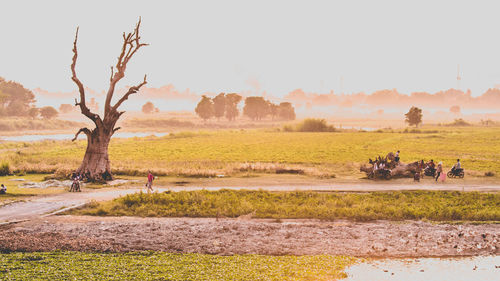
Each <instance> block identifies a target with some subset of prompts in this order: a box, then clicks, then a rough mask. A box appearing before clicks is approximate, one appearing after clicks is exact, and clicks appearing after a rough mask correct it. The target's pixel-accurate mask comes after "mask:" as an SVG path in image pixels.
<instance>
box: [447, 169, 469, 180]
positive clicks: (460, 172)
mask: <svg viewBox="0 0 500 281" xmlns="http://www.w3.org/2000/svg"><path fill="white" fill-rule="evenodd" d="M446 175H448V177H449V178H461V179H463V178H464V176H465V172H464V169H451V170H450V171H449V172H448V173H447V174H446Z"/></svg>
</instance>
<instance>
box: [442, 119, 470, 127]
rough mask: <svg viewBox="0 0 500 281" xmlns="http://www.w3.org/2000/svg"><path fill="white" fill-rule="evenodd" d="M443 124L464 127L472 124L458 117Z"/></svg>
mask: <svg viewBox="0 0 500 281" xmlns="http://www.w3.org/2000/svg"><path fill="white" fill-rule="evenodd" d="M445 126H449V127H466V126H472V124H471V123H468V122H466V121H465V120H464V119H462V118H459V119H455V121H453V122H452V123H449V124H445Z"/></svg>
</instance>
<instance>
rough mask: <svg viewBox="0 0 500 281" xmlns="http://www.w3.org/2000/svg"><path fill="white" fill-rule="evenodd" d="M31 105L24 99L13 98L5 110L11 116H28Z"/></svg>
mask: <svg viewBox="0 0 500 281" xmlns="http://www.w3.org/2000/svg"><path fill="white" fill-rule="evenodd" d="M28 110H29V107H27V106H26V104H25V103H24V102H23V101H22V100H13V101H11V102H10V103H9V105H8V106H7V109H6V110H5V112H6V113H7V115H9V116H26V115H27V113H28Z"/></svg>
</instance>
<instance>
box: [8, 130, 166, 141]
mask: <svg viewBox="0 0 500 281" xmlns="http://www.w3.org/2000/svg"><path fill="white" fill-rule="evenodd" d="M167 134H168V133H156V132H136V133H132V132H116V133H115V134H114V135H113V138H133V137H147V136H157V137H163V136H165V135H167ZM73 137H75V134H52V135H21V136H8V137H0V140H4V141H41V140H71V139H73ZM84 137H85V136H84V135H83V136H80V139H85V138H84Z"/></svg>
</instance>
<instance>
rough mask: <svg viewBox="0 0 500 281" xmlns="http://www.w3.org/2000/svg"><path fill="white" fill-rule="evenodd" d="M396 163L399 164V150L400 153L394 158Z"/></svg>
mask: <svg viewBox="0 0 500 281" xmlns="http://www.w3.org/2000/svg"><path fill="white" fill-rule="evenodd" d="M394 161H395V162H396V163H399V150H398V152H396V156H395V157H394Z"/></svg>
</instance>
